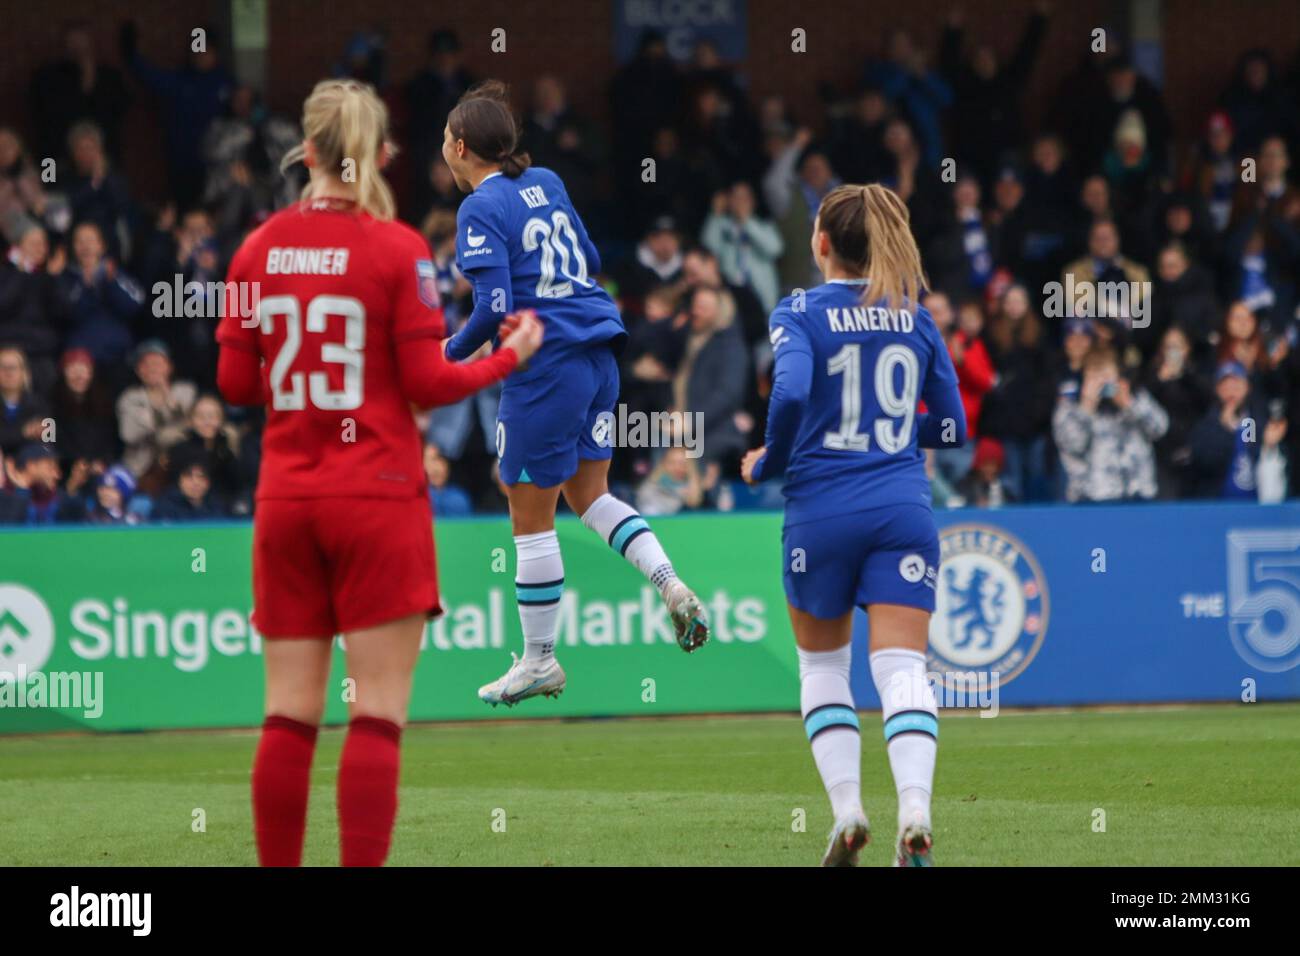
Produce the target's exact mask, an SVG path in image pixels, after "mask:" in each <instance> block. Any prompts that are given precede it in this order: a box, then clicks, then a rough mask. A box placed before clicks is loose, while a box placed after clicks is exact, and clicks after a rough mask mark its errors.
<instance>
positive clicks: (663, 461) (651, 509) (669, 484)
mask: <svg viewBox="0 0 1300 956" xmlns="http://www.w3.org/2000/svg"><path fill="white" fill-rule="evenodd" d="M703 503H704V485H703V483H702V482H701V481H700V472H699V468H697V467H696V464H695V460H694V459H692V458H690V457H688V456H687V454H686V449H685V448H666V449H664V452H663V455H662V456H661V457H660V458H659V463H658V464H657V465H655V468H654V471H652V472H651V473H650V474H649V475H648V476H647V477H646V479H645V481H643V482H642V483H641V485H640V486H639V487H638V488H637V490H636V506H637V510H639V511H640V512H641V513H642V514H645V515H674V514H677V513H678V512H679V511H681V510H682V509H684V508H687V509H694V508H698V507H699V506H700V505H701V504H703Z"/></svg>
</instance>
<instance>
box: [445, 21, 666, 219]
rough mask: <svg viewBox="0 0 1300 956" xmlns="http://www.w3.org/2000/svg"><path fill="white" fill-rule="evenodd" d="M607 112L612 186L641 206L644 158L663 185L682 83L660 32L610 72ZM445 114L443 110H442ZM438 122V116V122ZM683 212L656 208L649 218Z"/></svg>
mask: <svg viewBox="0 0 1300 956" xmlns="http://www.w3.org/2000/svg"><path fill="white" fill-rule="evenodd" d="M609 103H610V110H609V113H610V116H611V117H612V120H613V130H614V135H613V140H612V141H613V144H614V163H613V174H614V184H615V188H616V189H617V190H618V191H619V195H618V200H619V203H620V205H623V206H625V207H626V208H628V209H642V210H643V207H641V206H640V205H639V203H640V201H641V200H642V195H641V194H642V192H643V190H644V189H645V186H646V183H645V180H644V179H643V178H642V176H643V172H644V167H643V166H642V162H643V160H644V159H645V158H646V157H647V156H653V157H655V162H656V168H657V170H658V172H657V182H658V184H659V185H663V184H664V183H665V179H664V174H665V172H666V170H665V169H664V166H665V162H664V160H665V159H668V158H670V155H671V154H673V153H675V152H676V150H677V148H678V143H677V139H676V135H675V134H672V135H671V136H666V135H665V131H666V130H671V129H673V128H674V127H675V126H676V124H677V122H678V120H679V119H680V111H681V106H682V81H681V77H680V75H679V74H678V72H677V68H676V66H675V65H674V64H673V61H672V60H671V59H670V58H669V56H668V45H667V43H666V42H665V41H664V36H663V34H662V33H659V32H658V31H655V30H646V31H645V32H644V33H642V35H641V38H640V40H639V41H638V43H637V51H636V55H635V56H634V57H633V58H632V59H631V60H629V61H628V62H627V63H625V64H623V66H621V67H619V69H618V71H617V72H616V73H615V74H614V77H613V79H612V80H611V82H610V86H609ZM444 116H445V114H444ZM441 122H442V120H441V119H440V120H439V123H441ZM682 211H683V210H668V209H662V208H661V209H655V210H653V211H652V212H650V217H653V216H657V215H663V214H665V213H668V212H676V213H677V214H678V215H680V213H681V212H682ZM646 221H647V218H646V217H645V212H644V211H643V212H642V215H641V216H638V217H636V218H635V219H634V220H633V221H632V222H629V223H628V227H629V229H631V230H632V232H631V233H630V235H629V238H635V237H636V236H637V235H638V234H639V232H640V230H642V229H644V227H645V223H646Z"/></svg>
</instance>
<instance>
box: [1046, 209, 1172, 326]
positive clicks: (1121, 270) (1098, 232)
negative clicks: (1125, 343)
mask: <svg viewBox="0 0 1300 956" xmlns="http://www.w3.org/2000/svg"><path fill="white" fill-rule="evenodd" d="M1150 278H1151V274H1150V273H1149V272H1147V270H1146V268H1145V267H1144V266H1142V265H1140V264H1139V263H1137V262H1134V261H1133V260H1132V259H1129V258H1127V257H1125V256H1124V255H1123V254H1121V252H1120V245H1119V229H1118V228H1117V227H1116V225H1115V223H1113V222H1111V221H1109V220H1105V219H1101V220H1098V221H1097V222H1095V223H1093V225H1092V229H1091V230H1089V232H1088V254H1087V255H1086V256H1084V257H1083V258H1081V259H1076V260H1075V261H1074V262H1071V263H1069V264H1068V265H1066V267H1065V271H1064V272H1063V273H1062V274H1061V282H1062V284H1063V285H1064V286H1065V288H1066V289H1069V288H1071V287H1073V288H1074V289H1075V290H1076V292H1077V290H1079V289H1080V288H1081V287H1082V286H1083V285H1084V284H1085V283H1088V284H1096V283H1102V282H1128V283H1132V285H1131V287H1130V288H1131V290H1132V291H1131V295H1132V296H1133V297H1132V298H1131V299H1130V300H1129V303H1128V304H1129V314H1127V315H1102V314H1101V305H1102V301H1103V299H1104V298H1105V297H1104V296H1100V295H1095V294H1094V298H1093V301H1094V303H1096V308H1097V314H1096V315H1095V316H1088V318H1103V319H1118V320H1121V321H1120V324H1121V325H1123V326H1125V327H1127V326H1128V325H1129V322H1130V321H1131V320H1132V318H1133V316H1134V315H1135V314H1136V313H1137V312H1139V311H1140V309H1141V308H1142V307H1143V306H1142V297H1143V296H1144V295H1145V293H1144V292H1143V290H1145V289H1148V288H1149V286H1148V285H1147V283H1148V282H1149V281H1150Z"/></svg>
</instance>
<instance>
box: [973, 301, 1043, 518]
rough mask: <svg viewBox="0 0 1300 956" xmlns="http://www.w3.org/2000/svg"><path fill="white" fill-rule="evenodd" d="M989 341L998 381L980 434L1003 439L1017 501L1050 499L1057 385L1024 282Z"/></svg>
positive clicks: (1006, 475) (1007, 475)
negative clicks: (1050, 437)
mask: <svg viewBox="0 0 1300 956" xmlns="http://www.w3.org/2000/svg"><path fill="white" fill-rule="evenodd" d="M984 339H985V341H987V342H988V345H989V349H990V352H991V358H992V361H993V367H994V369H995V370H996V371H997V380H996V384H995V385H994V387H993V389H992V390H991V391H990V392H989V393H988V394H987V395H985V397H984V401H983V403H982V405H981V407H980V410H979V423H980V424H979V427H980V433H981V434H983V435H988V436H990V437H993V438H997V439H998V440H999V449H998V451H999V456H1000V458H1001V464H1002V466H1003V467H1002V468H1000V469H999V473H1000V474H1003V483H1004V484H1005V486H1006V489H1007V490H1008V491H1009V492H1010V493H1011V498H1012V500H1018V501H1046V500H1048V499H1049V498H1050V496H1051V492H1050V488H1049V486H1048V479H1047V474H1048V465H1047V435H1048V432H1049V431H1050V429H1051V422H1052V408H1053V405H1054V404H1055V391H1054V387H1053V386H1054V384H1055V383H1054V382H1053V381H1052V379H1051V377H1050V371H1049V369H1048V363H1047V348H1046V346H1045V343H1044V341H1043V327H1042V323H1041V322H1040V321H1039V319H1038V316H1037V315H1035V314H1034V312H1033V309H1032V307H1031V304H1030V301H1029V293H1028V292H1027V291H1026V289H1025V288H1024V286H1019V285H1014V286H1011V288H1009V289H1008V290H1007V291H1006V292H1005V293H1003V295H1002V304H1001V307H1000V309H999V310H998V313H997V315H995V316H994V318H993V320H992V321H991V322H990V323H989V328H988V331H987V332H986V333H985V336H984ZM969 354H970V353H969V351H968V352H967V355H968V356H969ZM977 455H978V452H977Z"/></svg>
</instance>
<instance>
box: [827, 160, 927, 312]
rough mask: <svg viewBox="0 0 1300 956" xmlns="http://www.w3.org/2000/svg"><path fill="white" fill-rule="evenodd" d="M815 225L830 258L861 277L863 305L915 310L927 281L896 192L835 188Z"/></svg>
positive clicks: (871, 187)
mask: <svg viewBox="0 0 1300 956" xmlns="http://www.w3.org/2000/svg"><path fill="white" fill-rule="evenodd" d="M817 219H818V225H819V228H820V229H821V231H822V232H825V233H827V235H829V237H830V242H831V250H832V251H833V252H834V253H835V257H836V258H837V259H839V260H840V262H842V263H843V264H844V265H845V266H846V267H848V268H849V269H852V270H854V271H856V272H857V273H858V274H859V275H862V276H865V277H866V279H867V292H866V298H867V299H869V300H871V301H873V302H877V301H880V300H881V299H884V300H885V302H886V303H887V304H888V305H889V307H890V308H901V307H902V306H903V304H904V303H911V304H912V305H913V306H915V305H916V302H917V300H918V299H919V298H920V294H921V292H922V291H924V290H925V289H927V288H928V287H929V281H928V280H927V279H926V277H925V270H924V269H923V267H922V266H921V251H920V250H919V249H918V248H917V247H916V240H915V239H914V238H913V237H912V227H911V216H910V215H909V214H908V211H907V204H906V203H904V202H903V200H902V199H900V198H899V196H898V194H897V193H896V192H894V191H893V190H892V189H888V188H886V187H884V186H881V185H879V184H878V183H872V184H871V185H869V186H840V187H839V188H837V189H833V190H831V191H830V192H829V193H828V194H827V195H826V198H825V199H823V200H822V204H821V207H820V209H819V210H818V213H817Z"/></svg>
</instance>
